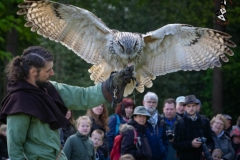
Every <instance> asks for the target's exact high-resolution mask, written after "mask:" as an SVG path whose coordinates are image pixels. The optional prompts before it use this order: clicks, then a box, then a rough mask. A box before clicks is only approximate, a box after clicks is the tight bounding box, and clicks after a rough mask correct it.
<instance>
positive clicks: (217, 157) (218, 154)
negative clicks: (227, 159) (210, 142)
mask: <svg viewBox="0 0 240 160" xmlns="http://www.w3.org/2000/svg"><path fill="white" fill-rule="evenodd" d="M222 155H223V152H222V151H221V150H220V149H214V150H213V152H212V158H213V160H221V159H222Z"/></svg>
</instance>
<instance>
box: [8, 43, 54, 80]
mask: <svg viewBox="0 0 240 160" xmlns="http://www.w3.org/2000/svg"><path fill="white" fill-rule="evenodd" d="M51 61H53V56H52V54H51V53H50V52H49V51H48V50H46V49H45V48H43V47H41V46H31V47H28V48H27V49H25V50H24V51H23V54H22V56H17V57H15V58H14V59H13V60H12V61H11V62H10V63H9V64H8V65H7V66H6V69H5V73H6V75H7V78H8V80H9V81H17V80H24V79H27V78H28V76H29V70H30V69H31V68H32V67H35V68H36V69H37V70H38V72H40V69H41V68H43V67H44V66H45V64H46V62H51Z"/></svg>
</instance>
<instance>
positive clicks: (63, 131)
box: [59, 110, 76, 147]
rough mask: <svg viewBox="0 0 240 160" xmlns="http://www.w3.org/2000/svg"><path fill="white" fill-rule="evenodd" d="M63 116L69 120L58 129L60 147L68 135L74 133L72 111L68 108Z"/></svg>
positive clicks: (74, 123)
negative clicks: (64, 125)
mask: <svg viewBox="0 0 240 160" xmlns="http://www.w3.org/2000/svg"><path fill="white" fill-rule="evenodd" d="M65 117H66V119H67V120H69V123H68V124H67V125H66V127H62V128H61V129H59V131H60V137H61V145H62V147H63V146H64V144H65V142H66V140H67V139H68V137H70V136H71V135H73V134H75V133H76V129H75V125H76V122H75V119H74V115H73V111H71V110H68V111H67V113H66V115H65Z"/></svg>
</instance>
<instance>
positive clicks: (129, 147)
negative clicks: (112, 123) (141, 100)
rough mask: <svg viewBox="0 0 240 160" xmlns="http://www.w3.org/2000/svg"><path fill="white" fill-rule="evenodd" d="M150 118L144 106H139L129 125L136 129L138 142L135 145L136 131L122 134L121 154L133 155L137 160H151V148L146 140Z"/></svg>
mask: <svg viewBox="0 0 240 160" xmlns="http://www.w3.org/2000/svg"><path fill="white" fill-rule="evenodd" d="M149 118H150V115H149V113H148V112H147V110H146V109H145V108H144V107H143V106H138V107H136V108H135V109H134V112H133V114H132V116H131V120H130V121H129V122H128V125H131V126H133V127H134V128H135V130H136V132H137V137H138V141H137V143H136V144H135V143H134V140H135V139H134V137H135V136H134V134H135V133H134V131H133V130H130V129H129V130H127V131H125V132H123V133H122V142H121V154H122V155H124V154H131V155H132V156H133V157H134V158H135V159H137V160H151V157H152V153H151V148H150V146H149V144H148V140H147V138H146V135H145V133H146V126H145V124H146V121H147V119H149Z"/></svg>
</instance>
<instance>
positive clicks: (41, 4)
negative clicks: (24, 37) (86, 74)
mask: <svg viewBox="0 0 240 160" xmlns="http://www.w3.org/2000/svg"><path fill="white" fill-rule="evenodd" d="M19 8H22V9H21V10H20V11H18V14H19V15H25V18H26V21H27V23H26V24H25V26H26V27H31V31H33V32H36V31H37V33H38V34H39V35H42V36H44V37H47V38H49V39H50V40H54V41H56V42H60V43H62V44H63V45H65V46H66V47H67V48H68V49H70V50H72V51H74V52H75V53H76V54H77V55H78V56H80V57H81V58H82V59H84V60H85V61H86V62H88V63H92V64H97V63H99V61H101V60H103V54H106V53H108V52H107V51H108V43H109V41H110V39H111V37H112V30H111V29H109V28H108V27H107V26H106V25H105V24H104V23H103V22H102V21H101V20H100V19H99V18H97V17H96V16H95V15H94V14H92V13H91V12H89V11H87V10H85V9H82V8H78V7H75V6H72V5H65V4H61V3H57V2H52V1H47V0H34V1H33V0H25V1H24V3H22V4H20V5H19ZM103 61H104V60H103Z"/></svg>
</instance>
